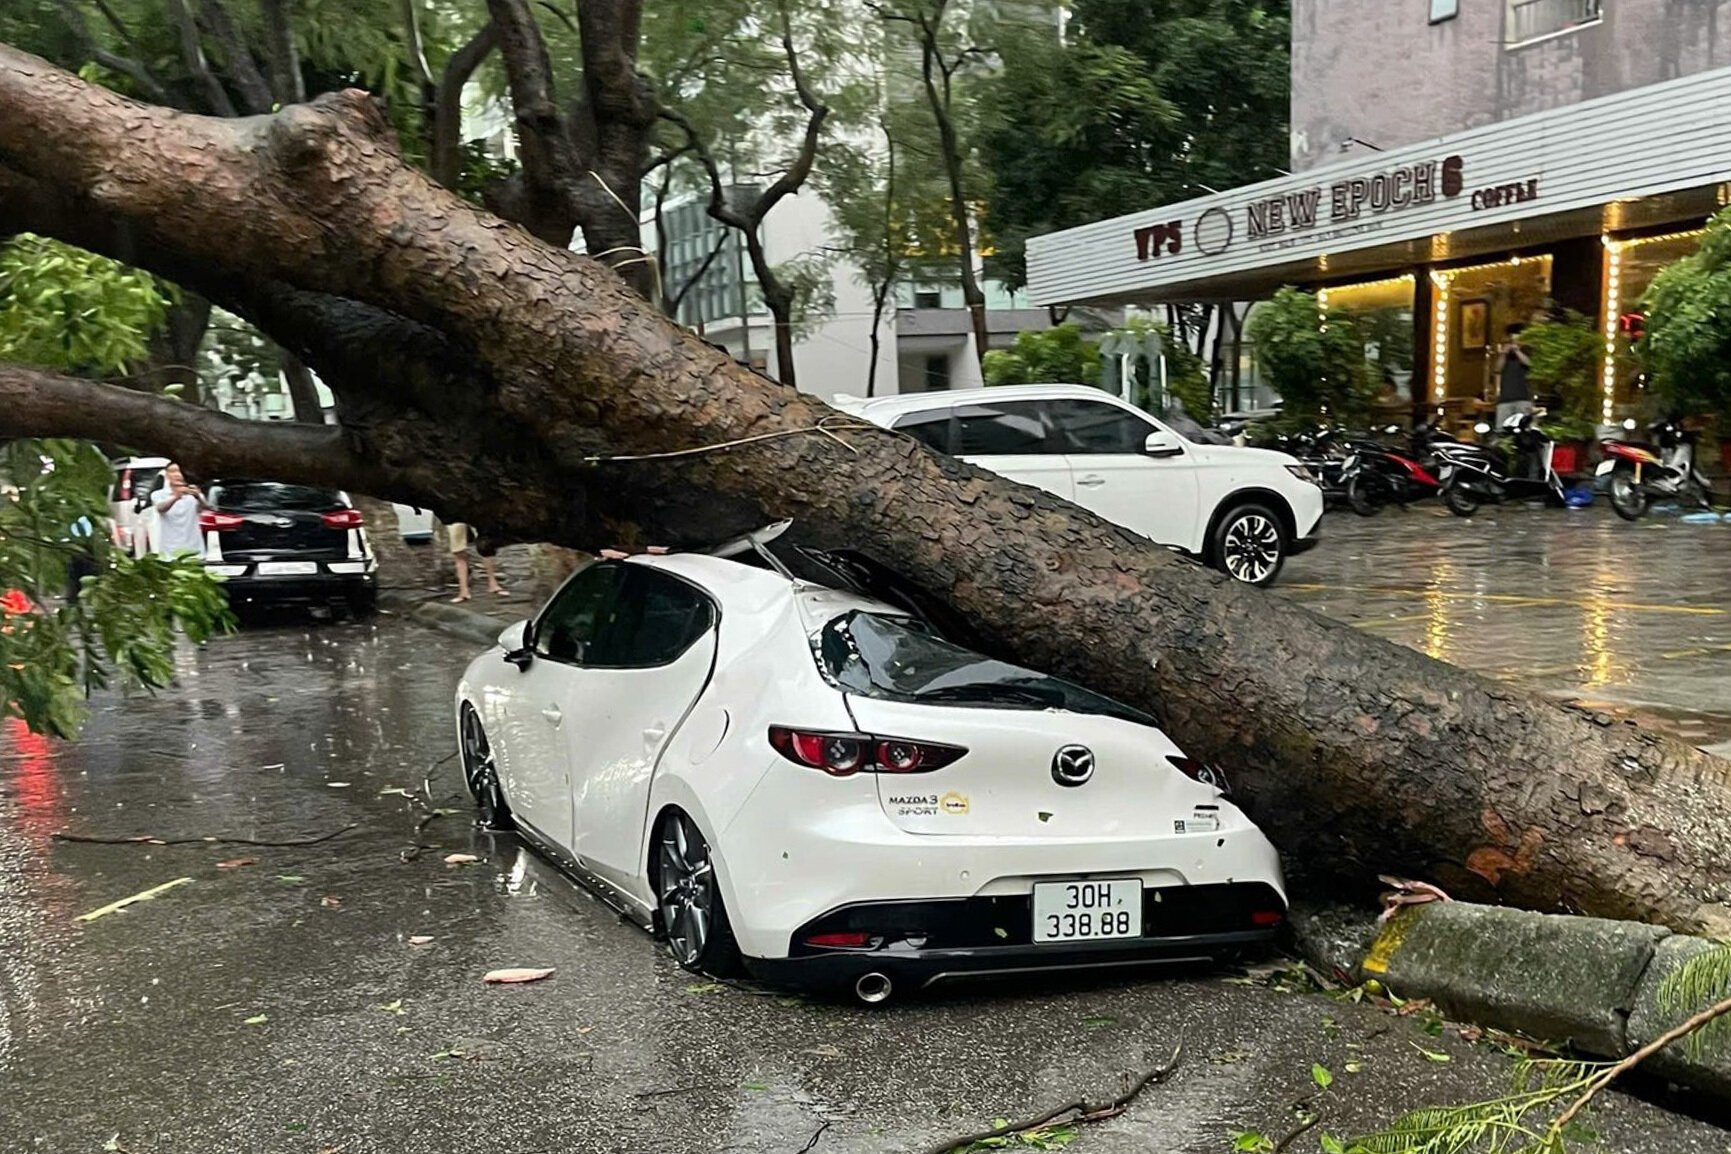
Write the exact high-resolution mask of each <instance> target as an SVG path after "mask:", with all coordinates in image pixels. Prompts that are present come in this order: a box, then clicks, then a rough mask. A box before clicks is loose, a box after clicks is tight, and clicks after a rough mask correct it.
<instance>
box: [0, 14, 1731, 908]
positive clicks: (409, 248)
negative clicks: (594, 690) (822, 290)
mask: <svg viewBox="0 0 1731 1154" xmlns="http://www.w3.org/2000/svg"><path fill="white" fill-rule="evenodd" d="M68 205H71V206H75V207H76V208H77V210H78V211H76V212H68V211H67V207H66V206H68ZM0 212H3V213H12V214H17V215H20V216H21V217H22V218H23V219H25V221H26V223H27V224H28V226H30V227H32V228H34V229H36V230H38V231H48V232H50V233H53V234H55V235H60V236H62V237H63V238H64V239H67V240H69V241H72V242H74V243H80V244H86V245H94V246H96V247H99V248H101V249H103V250H104V251H108V252H110V253H112V254H115V255H123V257H124V258H125V259H130V260H133V261H135V262H136V263H139V264H142V265H144V266H146V267H151V268H155V269H159V270H160V271H162V272H163V274H164V275H169V276H173V277H175V278H176V279H177V280H180V281H182V282H183V283H190V284H192V285H193V286H194V287H196V288H197V289H198V291H200V292H203V293H206V294H207V295H210V296H211V297H212V299H214V300H215V301H216V302H217V303H218V304H220V305H222V306H223V307H225V308H230V309H233V310H235V311H238V312H240V313H242V314H243V315H246V316H248V317H249V318H250V319H252V320H253V321H254V322H255V323H257V324H259V325H260V326H261V327H262V328H263V329H264V330H265V331H267V332H269V333H270V334H271V335H272V337H273V338H274V339H276V340H278V341H279V342H281V343H283V344H284V345H285V346H287V347H289V348H291V349H293V350H294V351H295V352H296V353H297V355H300V356H302V357H303V358H304V359H305V360H306V361H307V363H308V364H310V365H311V366H312V367H314V368H315V369H316V370H318V372H319V374H320V376H321V377H322V378H324V380H325V381H326V382H327V384H329V385H330V386H331V387H332V389H333V390H334V391H335V392H336V394H337V396H338V399H339V404H338V418H339V420H340V421H341V424H340V425H338V426H324V427H313V426H303V425H291V424H285V423H278V424H276V425H273V426H268V427H260V424H259V423H249V422H244V421H238V420H235V419H234V418H232V417H227V416H224V415H222V414H219V413H213V412H210V411H208V410H197V409H193V408H191V407H190V406H186V405H181V404H178V403H177V402H174V401H171V400H165V399H162V398H157V397H151V396H147V395H144V394H140V393H137V392H134V391H130V390H126V389H119V388H114V387H112V386H105V385H102V384H99V383H94V382H86V381H73V380H70V379H66V378H61V377H56V376H53V375H51V374H44V373H41V372H38V371H35V370H30V369H23V368H17V367H5V368H0V429H3V430H4V431H5V432H6V433H7V434H9V435H13V436H25V435H48V434H57V435H65V436H84V437H91V436H101V437H112V436H113V435H114V433H115V431H116V430H117V429H123V430H124V431H125V437H126V439H127V440H128V441H130V442H133V443H136V444H138V445H139V446H140V447H141V448H143V447H153V448H156V449H159V450H161V451H164V452H168V453H170V454H172V455H175V456H177V457H179V458H181V459H182V460H184V461H186V462H187V463H188V464H189V466H191V467H194V468H196V469H199V470H201V471H204V472H210V473H216V472H220V471H222V470H223V469H227V468H233V467H237V465H238V463H242V462H244V464H245V466H246V467H247V468H248V470H249V471H253V472H259V471H268V472H269V473H270V474H272V475H275V476H281V477H282V478H283V479H285V480H300V481H305V482H309V483H316V484H338V485H341V486H343V487H345V488H349V489H351V490H356V491H361V492H368V493H372V494H374V495H377V496H380V497H389V498H396V499H399V500H404V501H408V502H412V503H415V504H419V505H422V506H430V507H432V508H434V509H436V510H437V511H438V512H439V513H440V514H441V516H442V517H444V518H445V519H447V520H458V519H460V520H464V521H468V522H471V523H474V524H476V525H478V526H480V527H481V528H482V529H483V530H485V531H487V532H489V533H490V534H492V535H495V536H498V537H500V538H502V539H504V540H512V539H515V540H528V539H546V540H551V541H555V542H559V543H562V544H566V545H570V546H573V547H577V548H586V549H589V550H594V549H596V548H598V547H602V546H607V545H625V546H629V545H633V544H648V543H658V544H666V545H670V546H675V547H678V546H682V545H696V544H700V543H704V542H711V541H714V540H716V539H717V538H719V537H723V536H726V535H728V534H731V533H736V532H738V531H741V530H744V529H748V528H751V527H755V526H758V525H762V524H765V523H768V522H771V521H775V520H778V519H780V518H784V517H790V518H793V519H794V522H795V529H794V530H793V534H794V536H795V538H796V539H797V540H798V541H800V542H803V543H806V544H811V545H817V546H825V547H831V548H850V549H855V550H858V551H861V552H863V553H866V554H868V555H870V556H872V557H875V558H878V559H880V560H882V561H884V562H887V563H890V564H892V565H894V566H895V567H896V568H898V569H899V570H900V571H901V572H902V573H904V574H905V575H906V576H907V577H908V578H910V579H911V580H912V581H914V582H915V583H917V585H918V586H920V587H921V588H923V589H925V590H927V591H929V593H930V594H931V595H932V596H933V597H934V598H935V599H936V601H937V603H938V607H939V608H940V609H941V610H942V611H944V612H946V613H947V614H949V615H950V616H951V617H953V618H954V620H955V621H956V622H958V623H959V624H960V625H961V626H962V627H963V629H964V630H965V634H966V636H967V639H968V640H970V641H971V642H973V643H975V644H977V645H979V646H981V647H983V648H985V649H986V650H988V651H990V652H994V653H997V654H1000V655H1005V656H1011V657H1014V658H1016V659H1018V660H1020V661H1022V662H1024V663H1027V664H1031V665H1034V666H1036V667H1040V668H1043V669H1047V670H1050V671H1052V672H1054V673H1057V674H1061V675H1065V676H1069V677H1071V678H1074V679H1076V680H1079V681H1081V682H1083V683H1085V684H1088V685H1090V686H1092V687H1093V688H1095V689H1097V690H1100V691H1102V692H1105V693H1108V694H1111V695H1113V696H1115V697H1118V698H1120V699H1122V700H1125V701H1127V702H1130V703H1132V704H1135V705H1139V706H1142V707H1144V708H1146V709H1148V710H1150V711H1152V712H1153V713H1154V714H1155V715H1156V716H1157V717H1158V718H1159V719H1160V720H1161V723H1162V724H1163V725H1164V726H1165V727H1166V728H1167V730H1168V731H1169V732H1170V733H1171V734H1172V736H1173V737H1174V738H1175V739H1177V740H1178V741H1179V742H1180V743H1182V744H1183V745H1184V746H1185V747H1186V748H1188V749H1189V750H1190V751H1191V752H1192V753H1193V754H1194V755H1196V756H1200V757H1203V758H1207V759H1209V760H1211V761H1215V762H1217V763H1219V764H1221V765H1223V766H1224V767H1226V768H1227V769H1228V771H1229V773H1230V774H1231V776H1232V778H1233V781H1234V784H1235V786H1236V787H1237V789H1238V797H1239V799H1240V800H1241V801H1242V803H1243V804H1244V806H1245V807H1246V808H1247V809H1248V810H1249V811H1250V813H1251V814H1252V816H1253V817H1254V818H1255V819H1256V820H1257V821H1258V822H1259V823H1261V825H1262V827H1263V828H1264V829H1265V830H1267V831H1268V833H1269V834H1270V836H1271V837H1272V838H1273V839H1274V840H1275V841H1276V843H1277V844H1278V845H1279V846H1280V847H1281V848H1282V849H1283V850H1284V851H1285V853H1286V854H1287V855H1288V856H1289V859H1290V860H1292V861H1294V862H1296V863H1300V864H1302V866H1303V867H1304V869H1305V871H1306V875H1307V876H1322V875H1332V876H1334V877H1337V878H1343V879H1346V880H1348V881H1349V882H1355V883H1360V884H1362V883H1364V882H1365V881H1366V880H1367V879H1369V878H1371V877H1373V876H1374V875H1375V874H1376V873H1378V872H1394V873H1400V874H1404V875H1407V876H1414V877H1422V878H1428V879H1431V880H1433V881H1437V882H1439V883H1441V884H1442V885H1444V886H1445V887H1448V888H1450V889H1452V890H1454V891H1456V893H1457V896H1462V897H1476V898H1493V897H1495V898H1501V899H1503V900H1506V901H1510V902H1514V903H1518V904H1522V905H1526V906H1530V907H1534V908H1540V909H1566V910H1576V911H1581V912H1586V913H1592V914H1599V915H1604V916H1612V917H1631V918H1644V919H1650V920H1654V921H1658V922H1663V923H1666V924H1668V925H1671V926H1674V927H1677V928H1679V929H1686V930H1694V931H1707V932H1712V933H1719V934H1723V933H1727V932H1731V816H1728V815H1731V781H1728V778H1727V774H1728V773H1731V765H1728V764H1727V763H1725V762H1721V761H1719V760H1717V759H1715V758H1712V757H1709V756H1707V755H1705V754H1703V753H1701V752H1699V751H1697V750H1695V749H1693V748H1690V747H1688V746H1686V745H1683V744H1681V743H1679V742H1676V741H1673V740H1670V739H1667V738H1664V737H1661V736H1658V735H1655V734H1651V733H1647V732H1645V731H1642V730H1640V729H1638V728H1636V727H1634V726H1630V725H1626V724H1606V723H1601V719H1595V718H1593V717H1591V716H1589V715H1585V714H1581V713H1577V712H1571V711H1567V710H1564V709H1560V708H1558V707H1556V706H1555V705H1552V704H1550V703H1548V702H1545V701H1543V700H1541V699H1539V698H1537V697H1535V696H1533V695H1530V694H1527V693H1524V692H1521V691H1518V690H1514V689H1510V688H1508V687H1506V686H1502V685H1497V684H1493V683H1491V682H1489V681H1486V680H1485V679H1483V678H1480V677H1477V676H1475V675H1472V674H1469V673H1466V672H1464V671H1461V670H1459V669H1456V668H1453V667H1451V666H1448V665H1445V664H1442V663H1439V662H1436V661H1433V660H1431V659H1429V658H1427V657H1424V656H1422V655H1420V654H1418V653H1415V652H1413V651H1411V650H1408V649H1404V648H1401V647H1398V646H1395V645H1392V644H1390V643H1388V642H1386V641H1383V640H1381V639H1378V638H1375V637H1372V636H1368V635H1366V634H1365V633H1363V632H1361V631H1359V630H1355V629H1353V628H1351V627H1350V626H1346V625H1343V624H1340V623H1337V622H1333V621H1329V620H1327V619H1325V618H1322V617H1320V616H1317V615H1315V614H1312V613H1310V612H1308V611H1306V610H1304V609H1301V608H1298V607H1296V606H1294V605H1292V604H1290V603H1288V602H1287V601H1285V600H1283V599H1282V598H1280V597H1278V596H1274V595H1270V594H1268V593H1265V592H1263V591H1260V590H1256V589H1252V588H1249V587H1246V586H1243V585H1237V584H1234V583H1232V582H1230V581H1227V580H1225V579H1224V578H1222V577H1220V576H1219V575H1217V574H1215V573H1213V572H1212V571H1209V570H1205V569H1203V568H1202V567H1200V566H1198V565H1195V564H1193V563H1191V562H1188V561H1186V560H1183V559H1181V558H1179V557H1177V556H1175V555H1173V554H1172V553H1170V552H1169V551H1167V550H1165V549H1161V548H1156V547H1154V546H1152V545H1150V544H1149V543H1148V542H1146V541H1144V540H1142V539H1141V538H1138V537H1136V536H1134V535H1132V534H1130V533H1127V532H1125V531H1124V530H1122V529H1119V528H1117V527H1115V526H1113V525H1111V524H1108V523H1106V522H1104V521H1102V520H1100V519H1099V518H1097V517H1094V516H1092V515H1090V514H1088V513H1086V512H1083V511H1081V510H1079V509H1076V508H1074V507H1072V506H1070V505H1068V504H1066V503H1064V502H1062V501H1059V500H1057V499H1056V498H1053V497H1050V496H1047V495H1045V494H1043V493H1041V492H1038V491H1036V490H1033V489H1029V488H1026V487H1023V486H1020V485H1016V484H1013V483H1011V482H1009V481H1006V480H1003V479H1001V478H998V477H995V476H993V475H991V474H988V473H986V472H984V471H982V470H980V469H977V468H974V467H972V466H970V465H967V464H965V463H963V462H960V461H957V460H954V459H951V458H948V457H944V456H941V455H939V454H936V453H933V452H931V451H929V450H928V449H926V448H925V447H923V446H922V445H920V444H918V443H916V442H915V441H913V440H912V439H910V438H907V437H905V436H901V435H898V434H895V433H891V432H888V431H885V430H882V429H878V428H875V427H869V426H864V425H861V424H859V423H858V422H855V421H852V420H849V419H847V418H845V417H842V416H841V415H840V414H838V413H836V412H835V411H833V410H831V409H829V408H827V407H826V406H824V405H823V404H821V403H820V402H818V401H817V400H816V399H814V398H812V397H809V396H805V395H802V394H800V393H798V392H796V391H795V390H793V389H790V388H787V387H785V386H782V385H779V384H777V383H776V382H773V381H769V380H767V379H765V378H763V377H761V376H759V375H757V374H754V373H752V372H750V371H749V370H747V369H744V368H742V367H741V366H738V365H735V364H734V363H732V362H731V361H730V360H729V359H728V357H727V356H726V354H725V353H724V352H723V351H721V350H718V349H715V348H712V347H710V346H708V345H706V344H704V343H703V342H702V341H701V340H699V339H698V338H696V337H694V336H692V335H691V334H688V333H686V332H684V331H682V330H681V329H680V328H679V327H678V326H677V325H675V324H674V323H672V322H671V321H669V320H668V319H667V318H665V317H664V316H662V315H660V313H659V312H658V311H657V310H656V309H655V308H654V307H653V306H652V305H650V304H649V303H648V302H646V301H645V300H643V299H642V298H641V297H640V296H639V295H638V294H636V293H635V292H633V291H632V290H631V288H630V287H629V286H627V285H626V284H625V283H624V282H623V281H621V280H620V279H619V278H618V277H616V276H615V275H614V274H613V273H611V272H609V271H608V270H607V269H605V268H604V267H603V266H601V265H600V264H599V263H597V262H595V261H593V260H590V259H588V258H585V257H581V256H577V255H575V254H572V253H570V252H568V251H564V250H561V249H558V248H554V247H551V246H548V245H545V244H542V243H540V242H538V241H537V240H536V239H534V238H533V237H532V236H530V235H529V234H527V233H525V232H523V231H522V230H520V229H518V228H516V227H513V226H510V225H507V224H505V223H504V222H502V221H499V220H497V219H496V218H493V217H491V216H489V215H487V214H486V213H484V212H481V211H479V210H477V209H475V208H474V207H472V206H470V205H468V204H466V203H464V202H462V201H461V200H459V199H458V198H456V197H455V196H453V195H451V194H450V193H449V192H447V191H446V190H444V189H442V188H440V187H439V186H437V185H436V184H435V183H433V182H432V181H430V180H429V179H427V178H426V177H425V176H423V175H421V174H419V173H417V172H415V171H413V170H412V169H410V168H408V167H406V166H405V165H404V164H403V163H402V162H401V160H400V158H399V156H398V154H397V151H396V148H395V145H394V142H393V141H392V140H391V138H390V136H389V131H388V128H387V126H386V123H385V121H384V119H383V117H382V116H381V115H380V113H379V112H378V110H377V109H376V108H375V107H374V106H373V105H372V104H371V102H370V101H369V100H368V99H367V98H365V97H364V96H363V95H361V94H358V93H346V94H342V95H339V96H333V97H325V98H321V99H320V100H318V101H316V102H314V103H313V104H310V105H300V106H296V107H292V108H288V109H285V110H283V111H282V112H280V113H278V114H276V115H274V116H270V117H261V118H253V119H249V120H213V119H205V118H200V117H193V116H187V115H182V114H176V113H171V112H166V111H163V110H160V109H152V108H147V107H144V106H141V105H138V104H136V103H133V102H132V101H129V100H126V99H124V98H122V97H119V96H117V95H115V94H113V93H111V92H107V91H105V90H102V89H100V88H95V87H92V86H90V85H87V84H85V83H83V82H82V81H80V80H78V79H77V78H75V77H73V76H71V75H68V74H66V73H64V72H61V71H59V70H57V69H54V68H53V67H51V66H49V65H47V64H45V63H44V62H42V61H40V60H37V59H35V58H33V57H30V56H27V55H25V54H22V53H19V52H16V51H14V50H11V49H6V48H4V47H0ZM670 453H678V454H679V455H673V456H668V455H661V456H657V454H670Z"/></svg>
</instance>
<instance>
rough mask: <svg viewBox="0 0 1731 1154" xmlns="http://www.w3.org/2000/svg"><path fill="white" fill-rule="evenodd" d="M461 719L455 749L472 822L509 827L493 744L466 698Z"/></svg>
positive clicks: (496, 826)
mask: <svg viewBox="0 0 1731 1154" xmlns="http://www.w3.org/2000/svg"><path fill="white" fill-rule="evenodd" d="M461 718H462V720H461V721H460V722H459V723H458V730H457V732H458V740H459V742H460V744H459V746H458V752H459V754H460V755H461V756H462V759H463V784H464V785H465V786H467V787H468V789H469V796H470V797H471V798H473V799H474V802H475V824H476V825H478V826H480V827H481V828H482V829H495V830H505V829H510V828H511V826H512V821H511V805H510V803H509V802H507V801H506V800H505V787H504V785H502V784H501V783H500V781H499V766H498V762H497V761H496V760H495V759H494V757H493V747H492V745H491V744H490V743H489V742H488V741H487V730H486V727H485V726H483V725H482V724H481V715H480V714H479V713H476V712H475V707H474V706H473V705H470V704H469V703H468V702H466V701H465V702H464V703H463V709H462V713H461Z"/></svg>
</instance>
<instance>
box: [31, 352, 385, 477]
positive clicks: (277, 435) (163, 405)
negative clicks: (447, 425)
mask: <svg viewBox="0 0 1731 1154" xmlns="http://www.w3.org/2000/svg"><path fill="white" fill-rule="evenodd" d="M121 429H124V430H125V431H126V433H125V435H126V436H127V437H129V438H137V439H138V441H139V443H141V444H149V445H151V446H160V447H163V448H172V449H173V453H172V455H173V456H174V457H175V458H176V459H178V460H180V461H183V462H184V463H186V464H187V465H188V466H190V467H192V468H193V469H194V470H196V471H198V472H200V473H203V474H204V475H206V476H218V475H221V474H223V473H246V474H248V475H259V474H262V475H265V476H272V477H275V476H282V477H285V478H296V479H310V480H312V481H313V482H314V483H317V484H324V485H327V486H330V487H332V488H339V489H358V490H360V491H362V492H371V491H373V489H374V487H375V486H377V485H379V484H380V483H381V482H382V480H383V478H382V476H381V475H380V473H379V472H378V470H377V469H376V468H375V467H374V466H372V465H371V464H369V463H368V462H366V461H363V460H361V459H360V458H359V457H357V456H355V454H354V453H352V452H351V451H350V450H349V447H348V445H347V444H346V443H345V440H344V436H343V432H342V430H341V429H337V428H333V427H331V426H313V425H299V424H292V423H289V422H273V421H243V420H240V419H239V418H237V417H231V416H228V415H227V414H224V413H219V412H216V411H215V410H213V409H203V408H197V407H195V406H193V405H189V404H186V403H184V402H182V401H177V400H174V399H173V398H169V397H159V396H153V395H151V394H149V393H142V392H137V391H135V390H133V389H124V388H121V387H119V386H118V385H108V384H102V383H100V382H97V381H85V380H79V379H78V378H75V377H67V376H61V375H60V374H57V373H50V372H46V371H43V370H40V369H29V368H25V367H24V366H22V365H9V364H4V363H0V430H3V431H4V434H5V436H7V437H82V438H85V439H86V440H91V441H112V440H114V438H115V434H116V431H117V430H121Z"/></svg>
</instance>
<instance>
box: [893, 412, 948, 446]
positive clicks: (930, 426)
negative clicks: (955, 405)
mask: <svg viewBox="0 0 1731 1154" xmlns="http://www.w3.org/2000/svg"><path fill="white" fill-rule="evenodd" d="M891 427H892V428H894V429H895V430H896V431H897V432H899V433H906V434H907V435H908V436H910V437H913V438H914V439H915V440H917V441H923V442H924V443H925V444H927V445H929V446H930V447H932V448H934V449H936V450H937V451H938V452H940V453H947V452H949V451H950V411H949V410H948V409H939V410H938V411H937V412H934V413H913V414H910V415H909V416H906V417H903V418H902V419H901V420H899V421H897V422H896V423H895V424H894V425H893V426H891Z"/></svg>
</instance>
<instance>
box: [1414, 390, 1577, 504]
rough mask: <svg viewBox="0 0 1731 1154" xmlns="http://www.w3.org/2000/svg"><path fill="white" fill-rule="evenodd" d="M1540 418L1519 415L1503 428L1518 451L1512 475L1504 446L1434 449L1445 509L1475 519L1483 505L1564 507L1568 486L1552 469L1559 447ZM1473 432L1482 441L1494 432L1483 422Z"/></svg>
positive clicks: (1446, 444)
mask: <svg viewBox="0 0 1731 1154" xmlns="http://www.w3.org/2000/svg"><path fill="white" fill-rule="evenodd" d="M1535 417H1536V414H1534V413H1516V414H1514V415H1513V416H1511V417H1509V419H1508V420H1506V421H1504V422H1503V427H1502V430H1501V433H1502V435H1503V436H1504V437H1506V438H1507V439H1508V440H1509V441H1510V442H1512V443H1513V446H1514V450H1515V462H1516V464H1515V467H1514V468H1513V469H1512V470H1511V469H1510V467H1509V463H1508V457H1507V456H1506V455H1505V454H1504V452H1503V448H1502V445H1500V444H1498V443H1496V442H1480V443H1475V444H1467V443H1464V442H1460V441H1436V442H1434V443H1433V444H1432V446H1431V451H1432V453H1433V455H1434V457H1435V459H1436V464H1437V478H1438V480H1439V481H1440V482H1441V486H1442V499H1443V504H1444V505H1446V506H1448V511H1449V512H1451V513H1453V514H1454V515H1455V516H1457V517H1471V516H1472V515H1473V514H1474V513H1476V512H1478V509H1479V506H1480V505H1483V504H1498V503H1501V502H1503V501H1525V500H1530V499H1532V498H1534V497H1543V498H1544V499H1546V500H1547V501H1555V502H1556V503H1557V504H1562V503H1563V493H1564V490H1563V482H1562V479H1561V478H1560V477H1558V476H1557V472H1556V470H1555V469H1554V468H1553V467H1552V465H1551V456H1552V453H1553V452H1554V450H1555V449H1556V442H1555V441H1553V440H1551V438H1550V437H1548V436H1546V435H1545V434H1544V433H1543V432H1541V431H1540V430H1539V428H1538V426H1537V424H1535V423H1534V422H1535ZM1473 428H1474V430H1475V431H1476V432H1478V433H1479V435H1480V436H1483V435H1485V434H1487V433H1489V432H1490V431H1491V427H1490V426H1489V425H1487V424H1485V423H1484V422H1482V421H1481V422H1480V423H1479V424H1477V425H1475V426H1473ZM1535 474H1536V475H1535Z"/></svg>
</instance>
